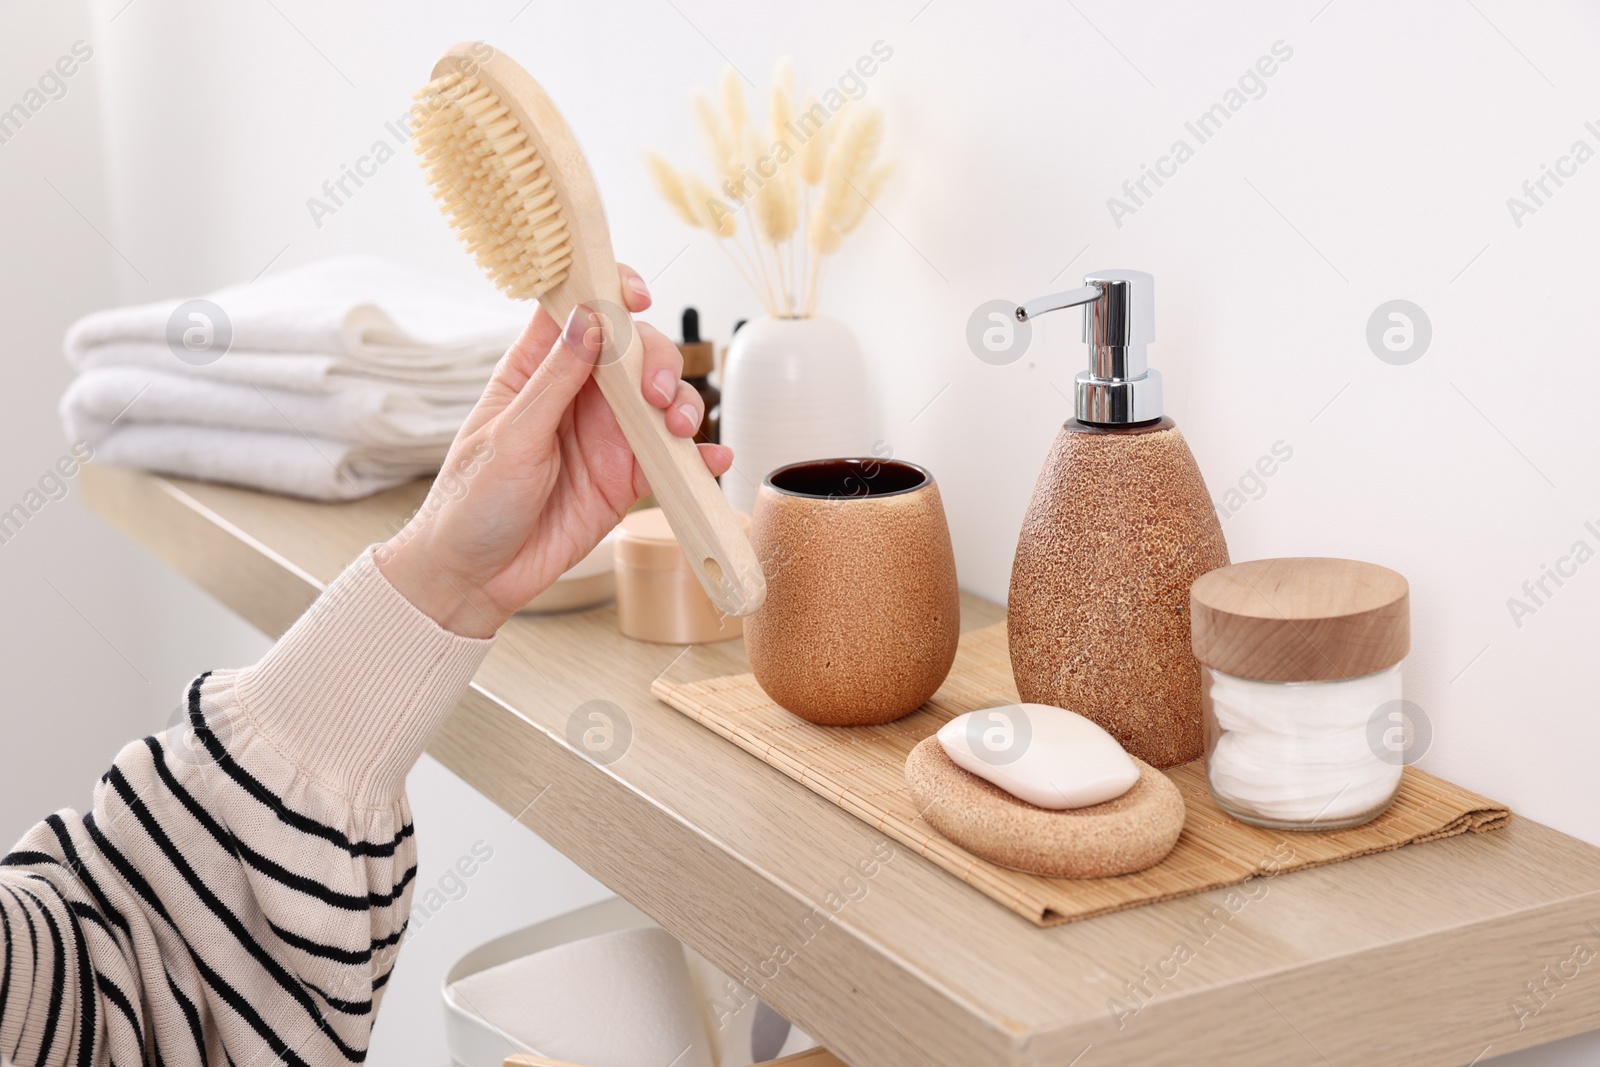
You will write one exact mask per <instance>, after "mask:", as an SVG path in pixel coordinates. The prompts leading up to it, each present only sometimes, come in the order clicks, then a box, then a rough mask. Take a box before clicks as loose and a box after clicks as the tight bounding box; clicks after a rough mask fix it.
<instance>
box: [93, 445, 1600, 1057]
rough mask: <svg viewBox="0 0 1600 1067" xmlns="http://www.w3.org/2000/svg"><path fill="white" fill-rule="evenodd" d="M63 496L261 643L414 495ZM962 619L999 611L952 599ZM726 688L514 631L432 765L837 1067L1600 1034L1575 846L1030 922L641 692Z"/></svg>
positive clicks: (1449, 1051) (1592, 891)
mask: <svg viewBox="0 0 1600 1067" xmlns="http://www.w3.org/2000/svg"><path fill="white" fill-rule="evenodd" d="M83 480H84V488H85V493H86V496H87V499H88V501H89V503H90V504H91V506H93V507H94V508H95V509H97V510H98V511H99V512H100V513H101V514H103V515H104V516H105V517H106V518H108V519H109V520H110V521H111V522H113V523H114V524H116V525H117V526H118V527H120V528H121V529H122V530H124V531H125V532H126V533H127V534H128V535H129V536H130V537H132V538H133V539H134V540H135V541H137V542H139V543H140V544H142V545H144V546H145V547H146V548H148V549H149V550H150V551H152V552H154V553H155V554H156V555H157V556H159V557H161V558H162V559H164V560H166V561H168V562H169V563H170V564H171V565H172V566H173V567H175V568H176V569H177V570H179V571H181V572H182V573H184V574H185V575H188V576H189V577H190V578H191V579H193V580H194V581H195V582H197V583H198V584H199V585H201V586H202V587H203V588H205V589H206V590H208V591H209V592H211V593H212V594H213V595H214V596H215V597H217V599H219V600H221V601H222V602H223V603H225V604H227V605H228V606H229V607H231V608H232V609H233V610H235V611H237V612H238V613H239V614H240V615H242V616H243V617H244V618H246V619H248V620H250V621H251V622H252V623H254V624H255V625H256V626H258V627H259V628H260V629H262V630H263V631H265V632H266V633H268V634H269V635H273V636H276V635H278V634H280V633H282V632H283V631H284V630H285V629H286V628H287V627H288V626H289V624H290V623H292V622H293V621H294V619H295V618H296V617H297V616H298V615H299V614H300V612H301V611H303V610H304V609H305V608H306V606H307V605H309V604H310V603H311V601H312V600H313V599H314V598H315V596H316V595H317V592H318V591H319V589H320V588H321V587H322V586H323V585H324V584H325V583H326V582H328V581H330V580H331V579H332V578H333V577H334V576H335V575H337V574H338V573H339V571H340V570H341V569H342V568H343V567H344V566H345V564H346V563H347V562H348V561H349V560H351V559H352V558H354V557H355V556H356V555H357V554H358V553H359V552H360V551H361V549H362V548H363V547H364V546H366V545H367V544H370V543H372V542H374V541H379V540H383V539H385V538H386V537H388V536H389V534H390V532H391V531H392V530H393V529H396V528H398V526H399V524H400V523H402V522H403V521H404V519H405V517H406V516H407V515H409V514H410V512H411V511H412V510H413V509H414V508H415V507H416V506H417V504H419V503H420V501H421V499H422V492H423V490H422V487H421V486H420V485H414V486H408V487H404V488H401V489H397V490H393V491H391V492H388V493H384V494H381V495H379V496H376V497H372V498H369V499H367V500H363V501H358V502H356V503H352V504H343V505H319V504H311V503H306V502H303V501H295V500H287V499H283V498H278V497H272V496H267V495H263V494H259V493H252V492H247V491H244V490H239V489H231V488H226V487H221V486H213V485H203V484H199V483H194V482H188V481H181V480H177V479H167V478H160V477H154V476H151V475H146V474H141V473H136V472H131V471H123V470H116V469H112V468H100V467H95V466H91V467H89V468H88V469H87V470H86V471H85V473H84V475H83ZM962 614H963V619H962V622H963V626H964V627H966V628H971V627H974V626H980V625H985V624H988V623H990V622H994V621H996V620H998V619H1000V618H1001V617H1003V612H1002V609H1001V608H999V607H998V606H997V605H994V604H992V603H989V602H986V601H983V600H980V599H978V598H976V597H971V596H965V597H964V598H963V604H962ZM219 666H228V665H227V664H219ZM743 669H747V668H746V666H745V661H744V656H743V651H742V647H741V645H740V644H739V643H738V642H726V643H724V644H722V645H717V646H705V647H700V648H694V649H688V650H685V649H682V648H677V647H665V646H656V645H646V644H640V643H636V642H632V641H628V640H626V639H624V638H622V637H621V636H619V635H618V634H617V632H616V627H615V617H614V614H613V612H612V611H611V610H610V609H602V610H597V611H592V612H584V613H579V614H572V615H565V616H557V617H546V618H519V619H517V620H515V621H513V622H512V623H511V624H509V625H508V626H507V627H506V628H505V630H504V631H503V633H502V636H501V639H500V642H499V644H498V645H497V646H496V647H495V649H494V651H493V652H492V653H491V654H490V656H489V658H488V660H487V661H486V662H485V663H484V666H483V668H482V669H481V670H480V671H479V673H478V676H477V678H476V680H475V681H474V683H473V686H472V688H471V690H470V691H469V692H468V693H467V694H466V696H465V697H464V698H463V699H462V701H461V704H460V706H459V708H458V709H457V711H456V714H455V715H454V716H453V717H452V718H451V720H450V721H449V723H448V724H447V725H446V727H445V728H444V730H443V732H442V734H441V736H440V737H439V738H438V740H437V741H436V742H435V743H434V745H433V746H432V748H431V750H430V751H431V752H432V753H433V755H435V756H436V757H437V758H438V759H439V760H441V761H442V762H443V763H445V764H446V765H447V766H449V767H450V768H451V769H452V770H453V771H455V773H456V774H458V775H460V776H461V777H462V778H463V779H465V780H466V781H467V782H469V783H470V784H471V785H472V786H474V787H475V788H476V789H478V790H479V791H481V792H482V793H483V794H484V795H485V796H487V797H489V798H490V799H491V800H493V801H494V802H495V803H496V804H498V805H499V806H500V807H501V808H503V809H504V810H505V811H507V812H509V813H511V814H512V815H514V816H517V817H518V818H519V819H520V821H521V822H522V823H523V824H524V825H526V826H527V827H529V828H530V829H532V830H533V831H534V832H535V833H537V834H539V835H540V836H541V837H543V838H545V839H546V840H548V841H550V842H551V843H552V844H553V845H555V846H556V847H557V848H559V849H560V850H561V851H562V852H563V853H565V854H566V855H568V856H570V857H571V858H572V859H573V860H574V861H576V862H577V863H578V864H579V865H580V866H582V867H583V868H584V869H585V870H587V871H589V872H590V873H591V874H593V875H594V876H595V877H596V878H598V879H600V880H601V881H602V882H604V883H605V884H606V885H608V886H610V887H611V888H612V889H614V890H615V891H616V892H617V893H619V894H620V895H622V896H623V897H625V898H627V899H628V900H629V901H631V902H632V903H634V904H635V905H637V906H638V907H639V908H641V909H643V910H644V911H645V912H647V913H648V914H650V915H651V916H652V917H653V918H655V919H656V920H657V921H658V922H660V923H661V924H662V925H663V926H665V927H666V928H667V929H668V930H670V931H671V932H672V933H673V934H675V935H677V936H678V937H680V938H682V939H683V940H684V941H686V942H688V943H689V944H690V945H692V946H694V948H696V949H697V950H699V951H700V952H701V953H703V954H705V955H706V956H707V957H709V958H710V959H712V960H713V961H715V962H716V963H717V964H718V965H719V966H721V967H723V968H724V969H725V970H727V971H728V972H729V973H731V974H753V975H759V972H760V970H761V969H765V971H766V973H767V974H769V975H772V974H775V975H776V976H775V977H771V978H770V979H763V978H760V977H757V978H756V979H754V980H753V981H752V982H751V984H752V986H755V985H756V984H757V983H761V984H760V986H759V989H758V992H759V994H760V995H761V996H762V997H763V998H764V999H765V1000H767V1001H768V1002H769V1003H771V1004H772V1005H773V1006H774V1007H775V1008H777V1009H778V1010H779V1011H781V1012H783V1013H784V1014H785V1015H787V1016H789V1017H790V1018H791V1019H793V1020H794V1021H795V1022H796V1023H797V1024H798V1025H800V1026H801V1027H803V1028H804V1029H806V1030H807V1031H808V1032H810V1033H812V1034H814V1035H815V1036H817V1037H818V1038H819V1039H820V1040H822V1041H823V1042H825V1043H826V1044H827V1045H828V1046H829V1047H830V1048H831V1049H833V1050H834V1051H835V1052H836V1053H838V1054H839V1056H841V1057H842V1058H843V1059H845V1060H846V1061H847V1062H849V1063H851V1064H854V1065H855V1067H879V1065H883V1067H901V1065H903V1067H928V1065H930V1064H932V1065H937V1067H944V1065H951V1067H973V1065H978V1064H984V1065H988V1064H1019V1065H1021V1064H1029V1065H1039V1067H1048V1065H1053V1067H1066V1065H1068V1064H1078V1065H1079V1067H1109V1065H1113V1064H1139V1065H1142V1067H1160V1065H1167V1064H1172V1065H1180V1064H1181V1065H1185V1067H1188V1065H1193V1064H1197V1063H1220V1062H1226V1063H1228V1064H1232V1065H1235V1067H1252V1065H1260V1067H1295V1065H1300V1064H1305V1065H1338V1067H1345V1065H1351V1067H1355V1065H1360V1067H1382V1065H1388V1064H1396V1065H1398V1064H1406V1065H1409V1067H1425V1065H1439V1067H1446V1065H1464V1064H1467V1063H1470V1062H1473V1061H1474V1060H1475V1058H1477V1057H1480V1056H1483V1055H1484V1054H1485V1050H1486V1049H1487V1055H1488V1056H1496V1055H1500V1054H1502V1053H1506V1052H1511V1051H1513V1050H1515V1049H1518V1048H1525V1047H1528V1046H1530V1045H1535V1044H1540V1043H1543V1042H1546V1041H1552V1040H1555V1039H1557V1038H1560V1037H1565V1036H1567V1035H1569V1034H1574V1033H1578V1032H1580V1031H1583V1030H1588V1029H1591V1028H1594V1027H1600V971H1596V972H1594V973H1591V969H1592V968H1595V967H1596V966H1600V965H1597V964H1595V963H1593V962H1590V963H1588V964H1587V965H1586V966H1584V967H1583V968H1582V969H1581V970H1580V973H1579V975H1578V976H1577V977H1572V976H1571V968H1572V965H1571V964H1568V963H1567V962H1566V961H1568V960H1570V959H1571V958H1572V957H1573V954H1574V946H1575V945H1577V944H1579V943H1580V942H1581V943H1584V944H1586V945H1587V946H1588V947H1589V948H1590V949H1591V950H1593V951H1597V952H1600V849H1596V848H1594V847H1592V846H1590V845H1587V844H1585V843H1583V842H1581V841H1578V840H1575V839H1574V838H1571V837H1568V836H1566V835H1564V834H1561V833H1558V832H1556V831H1555V830H1552V829H1550V828H1548V827H1545V826H1541V825H1539V824H1537V823H1534V822H1530V821H1528V820H1526V819H1517V820H1515V821H1514V822H1513V824H1512V826H1511V827H1510V828H1508V829H1506V830H1503V831H1498V832H1495V833H1490V834H1484V835H1467V836H1464V837H1459V838H1455V839H1452V840H1448V841H1439V842H1434V843H1431V844H1426V845H1417V846H1412V847H1410V848H1405V849H1402V850H1400V851H1398V852H1391V853H1386V854H1382V855H1377V856H1369V857H1365V858H1363V859H1358V860H1352V861H1349V862H1345V863H1340V864H1337V865H1334V866H1331V867H1326V868H1320V869H1316V870H1310V871H1303V872H1298V873H1295V874H1289V875H1285V876H1282V877H1279V878H1274V879H1271V880H1270V881H1267V882H1263V883H1260V884H1261V891H1258V893H1257V897H1258V899H1254V900H1247V901H1243V903H1242V906H1241V898H1239V897H1233V898H1231V900H1230V897H1229V893H1228V892H1227V891H1217V892H1213V893H1208V894H1205V895H1202V896H1197V897H1190V898H1187V899H1184V900H1176V901H1170V902H1168V903H1165V904H1158V905H1154V906H1150V907H1144V908H1139V909H1136V910H1133V911H1130V912H1123V913H1119V914H1116V915H1109V916H1105V917H1102V918H1099V919H1093V920H1090V921H1087V922H1080V923H1072V924H1068V925H1065V926H1060V927H1055V928H1052V929H1039V928H1036V927H1034V926H1033V925H1032V924H1030V923H1028V922H1027V921H1025V920H1023V919H1021V918H1018V917H1017V916H1015V915H1013V914H1011V913H1010V912H1008V911H1006V910H1005V909H1003V908H1001V907H998V906H996V905H995V904H994V903H993V902H991V901H989V900H988V899H986V898H985V897H983V896H981V895H980V894H978V893H977V892H976V891H974V890H972V889H970V888H968V887H967V886H965V885H963V884H962V883H961V882H960V881H958V880H957V879H955V878H952V877H950V876H949V875H947V874H945V873H944V872H942V871H940V870H938V869H936V868H935V867H933V866H932V865H930V864H928V863H926V862H924V861H923V860H921V859H920V858H919V857H917V856H915V855H913V854H911V853H910V852H909V851H907V850H906V849H903V848H900V849H897V850H896V854H895V857H894V859H893V860H892V861H891V862H888V863H885V864H881V865H879V866H878V867H877V868H876V869H875V873H874V874H873V876H872V877H870V878H867V877H862V876H861V874H860V872H858V871H857V870H856V869H855V868H856V864H857V862H858V861H859V860H864V859H869V858H870V857H871V856H872V852H873V847H874V845H876V844H878V843H879V842H880V841H882V840H883V838H882V837H881V836H880V835H878V834H875V833H874V832H873V831H872V829H871V828H870V827H868V826H866V825H865V824H864V823H862V822H860V821H859V820H857V819H855V818H854V817H852V816H850V815H847V814H846V813H845V812H843V811H842V810H840V809H839V808H837V807H835V806H833V805H832V804H829V803H828V802H826V801H824V800H822V799H821V798H819V797H817V796H815V795H814V794H812V793H811V792H809V791H808V790H806V789H804V788H803V787H801V786H800V785H799V784H797V783H795V782H793V781H791V780H789V779H788V778H786V777H784V776H783V775H782V774H780V773H779V772H777V771H776V770H773V769H772V768H770V767H768V766H766V765H765V764H763V763H761V762H760V761H759V760H756V759H755V758H753V757H751V756H749V755H747V754H746V753H744V752H742V751H740V750H739V749H737V748H735V747H734V746H733V745H731V744H729V743H727V742H726V741H723V740H721V739H720V738H717V737H715V736H713V735H712V734H711V733H710V732H709V731H706V730H704V729H703V728H701V727H699V726H697V725H696V724H694V723H693V722H691V721H689V720H688V719H687V718H685V717H684V716H682V715H680V714H678V713H677V712H675V711H672V710H671V709H670V708H667V707H666V706H665V705H663V704H660V703H658V702H657V701H656V700H655V699H654V698H652V697H651V696H650V692H649V686H650V682H651V681H652V680H653V679H655V678H656V677H658V676H659V675H661V674H662V672H664V671H669V670H670V671H671V672H673V676H674V677H689V678H693V677H708V676H711V675H714V674H719V673H727V672H730V671H735V670H743ZM591 700H608V701H611V702H612V703H613V704H615V705H617V707H619V708H621V709H622V710H623V711H624V712H625V713H626V716H627V718H628V721H629V724H630V726H631V729H632V742H631V746H630V747H629V749H628V750H627V752H626V755H624V756H623V757H622V758H621V759H619V760H616V761H615V762H613V763H611V764H610V765H608V766H600V765H598V764H596V763H595V762H592V761H591V760H589V759H587V758H586V757H584V756H582V755H580V754H579V753H578V752H576V751H575V750H574V749H573V748H572V747H571V746H569V745H568V743H567V741H566V733H567V723H568V720H569V718H570V717H571V716H572V714H573V712H574V711H575V710H576V709H577V708H578V707H579V706H580V705H582V704H584V703H586V702H588V701H591ZM852 876H854V879H855V880H854V881H849V879H850V878H851V877H852ZM850 886H854V887H855V888H854V893H853V897H854V898H853V899H849V898H847V899H846V903H845V904H844V906H843V907H842V908H841V909H840V910H839V911H838V912H837V913H836V914H835V913H833V912H831V911H830V910H829V909H828V908H827V907H826V901H827V899H828V894H829V893H830V892H832V893H840V894H841V895H844V894H843V892H842V890H843V889H845V888H848V887H850ZM836 899H837V898H836ZM1230 904H1231V905H1232V906H1233V910H1230ZM819 908H820V909H822V910H821V913H822V914H823V915H826V916H827V918H826V919H821V920H819V919H817V918H815V917H814V915H815V912H816V909H819ZM1208 917H1209V918H1208ZM808 920H809V921H808ZM1179 945H1182V946H1184V947H1185V949H1186V950H1187V952H1185V953H1179V952H1175V950H1176V949H1177V947H1178V946H1179ZM784 949H787V950H788V952H785V951H783V950H784ZM1564 964H1565V965H1566V966H1565V969H1566V972H1567V975H1568V977H1567V979H1566V980H1565V981H1564V983H1563V984H1559V985H1558V984H1556V983H1557V982H1561V981H1562V980H1561V979H1559V978H1557V979H1556V980H1555V981H1554V982H1551V983H1550V984H1549V986H1548V988H1549V990H1550V992H1546V993H1543V994H1542V998H1541V999H1542V1002H1543V1007H1542V1009H1541V1010H1539V1011H1538V1013H1537V1014H1536V1015H1531V1016H1528V1017H1526V1018H1525V1019H1523V1020H1522V1022H1523V1024H1524V1025H1522V1027H1521V1028H1520V1029H1519V1019H1518V1016H1517V1011H1516V1006H1517V1005H1519V1004H1521V1005H1522V1006H1523V1007H1524V1009H1525V1010H1526V1011H1527V1012H1532V1011H1533V1010H1534V1009H1536V1008H1539V1006H1540V1003H1541V1000H1538V999H1534V998H1533V997H1532V995H1531V994H1530V992H1529V989H1528V985H1527V984H1528V983H1534V984H1535V985H1540V984H1541V983H1545V982H1546V980H1547V978H1548V977H1549V976H1550V975H1559V974H1560V973H1561V971H1562V968H1563V965H1564ZM1546 967H1548V968H1549V971H1548V972H1547V971H1546V970H1545V968H1546ZM1135 990H1138V992H1137V993H1136V992H1134V991H1135ZM1552 994H1553V995H1552ZM1113 1001H1115V1002H1117V1003H1119V1004H1120V1005H1121V1011H1122V1014H1121V1018H1120V1020H1119V1019H1118V1018H1117V1017H1116V1016H1115V1014H1114V1012H1113V1007H1112V1004H1113ZM1086 1049H1087V1051H1085V1050H1086ZM1079 1057H1081V1058H1079Z"/></svg>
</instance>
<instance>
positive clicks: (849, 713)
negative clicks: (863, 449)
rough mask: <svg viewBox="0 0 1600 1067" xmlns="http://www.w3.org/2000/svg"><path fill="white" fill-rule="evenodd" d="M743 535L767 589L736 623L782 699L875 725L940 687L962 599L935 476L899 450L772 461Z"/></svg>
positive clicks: (758, 669) (773, 693)
mask: <svg viewBox="0 0 1600 1067" xmlns="http://www.w3.org/2000/svg"><path fill="white" fill-rule="evenodd" d="M750 540H751V543H752V544H753V545H754V546H755V550H756V555H757V556H758V557H760V559H761V561H762V567H763V569H764V570H765V571H766V576H767V600H766V603H765V604H764V605H762V607H761V609H760V610H759V611H757V612H756V613H755V614H754V615H751V616H750V617H749V618H747V619H746V620H745V625H744V634H745V637H744V640H745V650H746V651H747V653H748V654H749V657H750V667H751V669H752V670H753V671H754V672H755V676H756V681H758V682H760V683H761V687H762V688H763V689H765V690H766V691H767V695H769V696H770V697H772V699H773V700H775V701H777V702H778V704H779V705H781V706H782V707H784V708H787V709H788V710H789V711H791V712H793V713H794V714H796V715H798V716H800V717H801V718H802V719H807V720H809V721H811V722H814V723H820V724H822V725H825V726H872V725H875V724H878V723H885V722H891V721H893V720H894V719H898V718H900V717H901V716H902V715H907V714H910V713H911V712H912V711H915V710H916V709H917V708H918V707H919V706H921V705H922V704H923V703H924V702H925V701H926V700H927V699H928V698H929V697H931V696H932V695H933V693H934V690H936V689H938V688H939V685H940V683H941V682H943V681H944V678H945V675H946V674H948V673H949V672H950V664H951V662H952V661H953V660H954V659H955V654H956V641H957V639H958V638H959V637H960V632H961V602H960V594H959V592H958V589H957V586H956V562H955V553H954V552H953V551H952V549H951V547H950V528H949V527H948V526H947V525H946V523H945V517H944V504H943V502H942V501H941V500H940V498H939V487H938V486H937V485H935V484H934V481H933V475H931V474H929V473H928V472H927V471H926V470H924V469H923V468H921V467H918V466H916V465H915V464H911V463H903V462H900V461H899V460H879V459H820V460H810V461H807V462H805V463H793V464H790V465H789V466H787V467H779V468H778V469H777V470H775V471H773V472H772V473H771V474H769V475H767V477H766V479H765V480H764V481H763V482H762V485H761V488H760V490H759V491H758V492H757V494H756V505H755V514H754V516H753V519H752V522H751V527H750Z"/></svg>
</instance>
